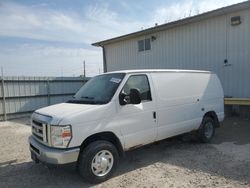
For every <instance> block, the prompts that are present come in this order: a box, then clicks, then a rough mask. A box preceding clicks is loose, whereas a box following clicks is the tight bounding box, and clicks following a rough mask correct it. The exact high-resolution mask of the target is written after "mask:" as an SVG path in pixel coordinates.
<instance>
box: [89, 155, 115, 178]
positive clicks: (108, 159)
mask: <svg viewBox="0 0 250 188" xmlns="http://www.w3.org/2000/svg"><path fill="white" fill-rule="evenodd" d="M113 163H114V157H113V155H112V153H111V152H109V151H108V150H101V151H99V152H98V153H97V154H96V155H95V156H94V158H93V160H92V163H91V169H92V172H93V173H94V174H95V175H96V176H105V175H106V174H108V173H109V172H110V170H111V169H112V167H113Z"/></svg>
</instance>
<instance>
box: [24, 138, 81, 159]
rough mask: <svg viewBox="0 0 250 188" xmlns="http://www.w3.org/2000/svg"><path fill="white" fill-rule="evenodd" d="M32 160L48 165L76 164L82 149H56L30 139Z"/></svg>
mask: <svg viewBox="0 0 250 188" xmlns="http://www.w3.org/2000/svg"><path fill="white" fill-rule="evenodd" d="M29 144H30V152H31V158H32V160H34V161H35V162H39V161H41V162H43V163H48V164H67V163H73V162H76V161H77V159H78V156H79V153H80V148H73V149H72V148H70V149H67V148H65V149H56V148H50V147H48V146H45V145H43V144H41V143H39V142H38V141H36V140H35V139H34V138H33V137H32V136H30V137H29Z"/></svg>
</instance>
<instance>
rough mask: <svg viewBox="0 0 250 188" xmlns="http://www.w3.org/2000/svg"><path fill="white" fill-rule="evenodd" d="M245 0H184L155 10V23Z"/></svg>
mask: <svg viewBox="0 0 250 188" xmlns="http://www.w3.org/2000/svg"><path fill="white" fill-rule="evenodd" d="M243 1H244V0H223V1H219V0H209V1H208V0H184V1H179V2H175V3H173V4H172V5H168V6H166V7H159V8H157V9H156V10H155V12H154V17H153V23H159V24H163V23H166V22H171V21H175V20H178V19H182V18H184V17H189V16H193V15H197V14H201V13H204V12H207V11H211V10H214V9H217V8H221V7H225V6H229V5H232V4H236V3H240V2H243Z"/></svg>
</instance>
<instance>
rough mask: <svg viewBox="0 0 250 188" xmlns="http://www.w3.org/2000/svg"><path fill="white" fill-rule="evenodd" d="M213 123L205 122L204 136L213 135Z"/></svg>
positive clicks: (209, 136)
mask: <svg viewBox="0 0 250 188" xmlns="http://www.w3.org/2000/svg"><path fill="white" fill-rule="evenodd" d="M213 128H214V127H213V124H212V123H211V122H207V123H206V124H205V136H206V137H207V138H211V137H212V135H213Z"/></svg>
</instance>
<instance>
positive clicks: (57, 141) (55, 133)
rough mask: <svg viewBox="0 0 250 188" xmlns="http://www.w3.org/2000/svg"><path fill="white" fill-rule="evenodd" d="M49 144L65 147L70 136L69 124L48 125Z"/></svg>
mask: <svg viewBox="0 0 250 188" xmlns="http://www.w3.org/2000/svg"><path fill="white" fill-rule="evenodd" d="M50 133H51V145H52V146H54V147H59V148H66V147H68V145H69V142H70V140H71V138H72V132H71V126H70V125H65V126H58V125H57V126H54V125H51V126H50Z"/></svg>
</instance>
